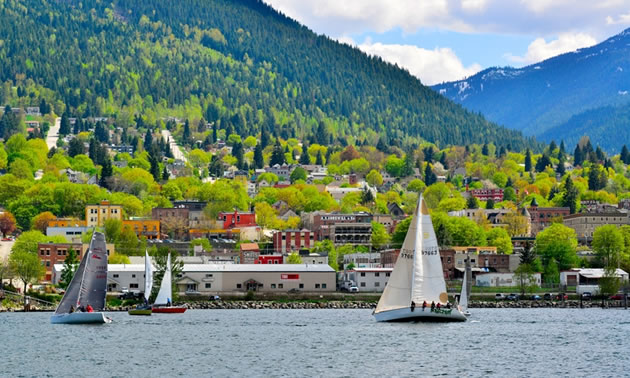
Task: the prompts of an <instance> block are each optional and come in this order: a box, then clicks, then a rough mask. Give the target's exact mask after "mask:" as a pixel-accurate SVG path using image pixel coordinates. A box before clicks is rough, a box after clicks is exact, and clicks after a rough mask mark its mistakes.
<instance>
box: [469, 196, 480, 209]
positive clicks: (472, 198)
mask: <svg viewBox="0 0 630 378" xmlns="http://www.w3.org/2000/svg"><path fill="white" fill-rule="evenodd" d="M466 208H467V209H478V208H479V201H478V200H477V198H476V197H475V196H473V195H472V194H471V195H470V197H468V199H467V200H466Z"/></svg>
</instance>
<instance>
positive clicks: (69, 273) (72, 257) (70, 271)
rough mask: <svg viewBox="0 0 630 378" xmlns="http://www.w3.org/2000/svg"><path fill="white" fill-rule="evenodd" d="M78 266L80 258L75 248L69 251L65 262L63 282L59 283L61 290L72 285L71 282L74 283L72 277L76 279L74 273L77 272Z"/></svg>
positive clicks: (62, 272) (62, 274)
mask: <svg viewBox="0 0 630 378" xmlns="http://www.w3.org/2000/svg"><path fill="white" fill-rule="evenodd" d="M78 266H79V258H78V256H77V252H76V251H75V250H74V249H73V248H70V249H68V253H67V254H66V258H65V259H64V260H63V269H62V270H61V280H60V281H59V286H60V287H61V288H63V289H65V288H67V287H68V285H70V281H72V277H74V272H76V270H77V268H78Z"/></svg>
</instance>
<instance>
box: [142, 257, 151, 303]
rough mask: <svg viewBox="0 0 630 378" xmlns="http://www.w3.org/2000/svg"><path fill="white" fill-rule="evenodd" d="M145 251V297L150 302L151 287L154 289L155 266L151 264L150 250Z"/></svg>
mask: <svg viewBox="0 0 630 378" xmlns="http://www.w3.org/2000/svg"><path fill="white" fill-rule="evenodd" d="M144 253H145V256H144V299H146V301H147V302H148V301H149V297H150V296H151V289H153V267H152V266H151V258H150V257H149V251H144Z"/></svg>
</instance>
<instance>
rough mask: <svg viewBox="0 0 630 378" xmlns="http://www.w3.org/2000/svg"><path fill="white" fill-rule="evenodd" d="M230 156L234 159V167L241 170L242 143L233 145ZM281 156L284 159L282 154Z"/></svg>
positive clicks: (242, 160)
mask: <svg viewBox="0 0 630 378" xmlns="http://www.w3.org/2000/svg"><path fill="white" fill-rule="evenodd" d="M232 156H234V157H235V158H236V167H237V168H238V169H243V162H244V157H243V144H242V143H239V142H236V143H234V145H233V146H232ZM282 156H283V157H284V154H283V155H282Z"/></svg>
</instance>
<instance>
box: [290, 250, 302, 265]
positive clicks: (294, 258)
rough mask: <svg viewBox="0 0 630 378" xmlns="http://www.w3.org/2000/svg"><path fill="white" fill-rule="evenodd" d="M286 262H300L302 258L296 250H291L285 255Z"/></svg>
mask: <svg viewBox="0 0 630 378" xmlns="http://www.w3.org/2000/svg"><path fill="white" fill-rule="evenodd" d="M287 264H302V258H301V257H300V255H299V254H298V253H297V252H292V253H290V254H289V256H288V257H287Z"/></svg>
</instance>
